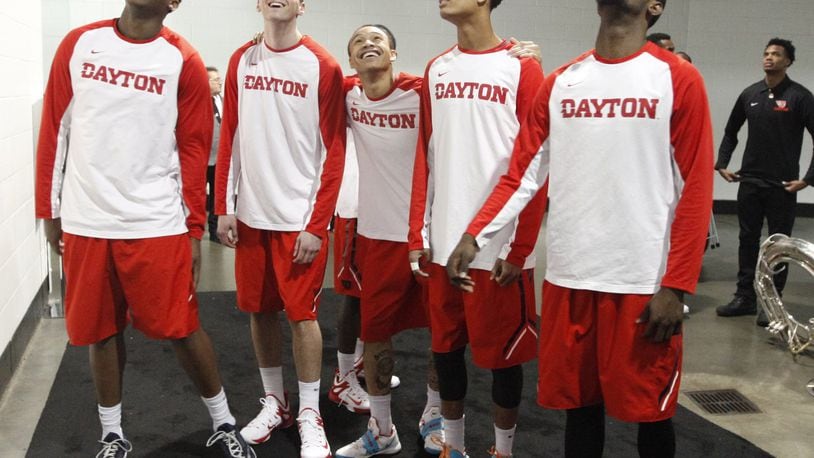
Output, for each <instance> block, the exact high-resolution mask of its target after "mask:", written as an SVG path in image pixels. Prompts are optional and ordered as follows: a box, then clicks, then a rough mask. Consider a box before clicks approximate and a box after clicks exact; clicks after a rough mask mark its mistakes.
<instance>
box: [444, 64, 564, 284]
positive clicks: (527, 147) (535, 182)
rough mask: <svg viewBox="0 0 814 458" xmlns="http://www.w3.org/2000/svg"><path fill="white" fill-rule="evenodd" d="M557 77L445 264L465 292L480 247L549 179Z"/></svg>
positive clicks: (535, 107)
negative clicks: (551, 112)
mask: <svg viewBox="0 0 814 458" xmlns="http://www.w3.org/2000/svg"><path fill="white" fill-rule="evenodd" d="M556 77H557V74H556V73H555V74H553V75H551V76H549V77H548V78H547V79H546V80H545V82H544V83H543V86H542V88H541V89H540V92H539V93H537V95H536V96H535V98H534V102H533V103H532V107H531V109H530V112H529V114H528V116H527V117H526V119H525V122H523V123H521V125H520V131H519V132H518V134H517V140H516V141H515V144H514V150H513V151H512V157H511V161H510V163H509V170H508V171H507V172H506V174H504V175H503V176H502V177H501V178H500V181H499V182H498V184H497V186H495V189H493V190H492V193H491V194H490V195H489V197H488V198H487V200H486V203H484V204H483V206H482V207H481V209H480V210H479V211H478V213H477V215H476V216H475V218H474V219H473V220H472V222H471V223H470V224H469V227H468V228H467V230H466V233H465V234H464V235H463V236H462V237H461V241H460V242H459V243H458V246H457V247H456V248H455V250H454V251H453V252H452V255H451V256H450V258H449V260H448V261H447V273H448V274H449V278H450V279H451V280H452V281H453V283H454V284H456V286H458V287H459V288H461V289H463V290H465V291H472V287H473V286H474V285H473V283H472V281H471V278H469V276H468V274H467V273H466V272H467V270H468V269H469V263H470V262H472V260H473V259H474V258H475V255H476V254H477V251H478V249H479V247H481V246H484V245H485V244H486V243H488V241H489V240H490V239H491V238H492V237H493V236H494V235H495V234H496V233H497V232H498V231H500V229H502V228H503V227H504V226H505V225H506V224H508V223H509V222H511V221H513V220H514V219H515V218H517V217H518V215H519V214H520V212H521V211H523V209H524V208H525V207H526V205H527V204H528V203H529V202H530V201H531V200H532V198H534V196H535V194H537V191H538V190H539V189H540V188H542V187H543V185H544V184H545V182H546V180H547V179H548V163H549V156H548V135H549V119H550V118H549V109H548V101H549V98H550V96H551V89H552V87H553V85H554V81H555V80H556Z"/></svg>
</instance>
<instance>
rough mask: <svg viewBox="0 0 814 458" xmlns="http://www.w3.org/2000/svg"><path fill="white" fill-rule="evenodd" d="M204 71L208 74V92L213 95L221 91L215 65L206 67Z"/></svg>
mask: <svg viewBox="0 0 814 458" xmlns="http://www.w3.org/2000/svg"><path fill="white" fill-rule="evenodd" d="M206 73H207V74H208V75H209V93H210V94H212V96H213V97H214V96H216V95H218V94H220V91H221V84H222V81H221V79H220V72H218V68H217V67H206Z"/></svg>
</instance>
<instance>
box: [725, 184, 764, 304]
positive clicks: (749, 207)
mask: <svg viewBox="0 0 814 458" xmlns="http://www.w3.org/2000/svg"><path fill="white" fill-rule="evenodd" d="M762 200H763V199H762V198H761V190H760V188H759V187H758V186H757V185H754V184H751V183H740V184H739V185H738V225H739V226H740V230H739V232H738V281H737V288H736V290H735V297H734V298H733V299H732V300H731V301H730V302H729V303H727V304H724V305H721V306H718V307H717V308H716V309H715V313H717V314H718V316H740V315H754V314H755V312H756V311H757V303H756V296H755V287H754V285H753V284H752V283H753V282H754V280H755V266H756V265H757V257H758V252H759V250H760V233H761V231H762V230H763V219H764V217H765V206H764V204H763V202H762Z"/></svg>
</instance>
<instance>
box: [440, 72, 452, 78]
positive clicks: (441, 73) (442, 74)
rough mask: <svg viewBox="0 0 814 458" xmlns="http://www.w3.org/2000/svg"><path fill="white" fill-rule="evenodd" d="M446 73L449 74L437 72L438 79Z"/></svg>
mask: <svg viewBox="0 0 814 458" xmlns="http://www.w3.org/2000/svg"><path fill="white" fill-rule="evenodd" d="M447 73H449V72H438V77H439V78H440V77H442V76H444V75H446V74H447Z"/></svg>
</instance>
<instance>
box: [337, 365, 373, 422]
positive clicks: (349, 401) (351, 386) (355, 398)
mask: <svg viewBox="0 0 814 458" xmlns="http://www.w3.org/2000/svg"><path fill="white" fill-rule="evenodd" d="M328 399H330V400H331V401H333V402H335V403H337V404H339V405H344V406H345V408H346V409H348V410H350V411H351V412H354V413H365V414H366V413H370V398H369V397H368V395H367V392H366V391H365V390H364V389H363V388H362V386H361V385H359V379H358V378H356V372H354V371H350V372H348V373H347V374H345V376H344V377H340V376H339V371H338V370H337V371H335V372H334V382H333V385H332V386H331V389H330V390H329V391H328Z"/></svg>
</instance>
